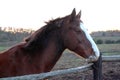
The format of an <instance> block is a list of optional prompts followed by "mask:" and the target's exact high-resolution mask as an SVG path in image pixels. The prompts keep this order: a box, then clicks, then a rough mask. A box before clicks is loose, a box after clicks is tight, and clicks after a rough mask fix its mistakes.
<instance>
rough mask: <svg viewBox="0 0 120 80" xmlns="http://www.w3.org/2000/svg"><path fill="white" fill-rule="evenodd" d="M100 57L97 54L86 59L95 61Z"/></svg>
mask: <svg viewBox="0 0 120 80" xmlns="http://www.w3.org/2000/svg"><path fill="white" fill-rule="evenodd" d="M98 58H99V57H96V56H95V55H91V56H89V58H88V59H86V60H87V62H95V61H97V60H98Z"/></svg>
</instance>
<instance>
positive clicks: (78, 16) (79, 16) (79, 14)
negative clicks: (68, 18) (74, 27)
mask: <svg viewBox="0 0 120 80" xmlns="http://www.w3.org/2000/svg"><path fill="white" fill-rule="evenodd" d="M76 17H77V18H81V10H80V12H79V13H78V14H77V16H76Z"/></svg>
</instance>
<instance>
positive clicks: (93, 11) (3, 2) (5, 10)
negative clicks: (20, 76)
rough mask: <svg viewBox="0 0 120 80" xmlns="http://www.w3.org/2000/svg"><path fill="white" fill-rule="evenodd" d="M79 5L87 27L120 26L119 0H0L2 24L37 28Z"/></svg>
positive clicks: (0, 24)
mask: <svg viewBox="0 0 120 80" xmlns="http://www.w3.org/2000/svg"><path fill="white" fill-rule="evenodd" d="M73 8H76V11H77V12H79V11H80V10H82V18H81V19H82V21H83V22H84V24H85V25H86V28H87V29H88V31H96V30H97V31H98V30H107V29H109V30H113V29H119V30H120V0H0V27H9V26H10V27H22V28H32V29H38V28H40V27H41V26H43V25H44V21H48V20H50V19H52V18H53V19H55V18H57V17H63V16H66V15H68V14H70V13H71V12H72V10H73Z"/></svg>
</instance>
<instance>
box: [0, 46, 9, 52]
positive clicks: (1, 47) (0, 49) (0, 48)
mask: <svg viewBox="0 0 120 80" xmlns="http://www.w3.org/2000/svg"><path fill="white" fill-rule="evenodd" d="M7 48H8V47H3V46H0V51H3V50H5V49H7Z"/></svg>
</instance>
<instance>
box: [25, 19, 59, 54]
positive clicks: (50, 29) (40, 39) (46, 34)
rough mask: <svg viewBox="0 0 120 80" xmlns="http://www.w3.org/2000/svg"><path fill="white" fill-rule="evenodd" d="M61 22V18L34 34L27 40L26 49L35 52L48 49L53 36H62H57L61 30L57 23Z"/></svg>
mask: <svg viewBox="0 0 120 80" xmlns="http://www.w3.org/2000/svg"><path fill="white" fill-rule="evenodd" d="M60 20H61V19H60V18H57V19H55V20H50V21H49V22H47V24H46V25H45V26H43V27H42V28H40V29H39V30H37V31H36V32H35V33H33V34H32V35H31V36H30V37H29V38H28V40H27V39H26V45H25V46H24V49H25V50H29V51H30V52H34V51H37V50H40V49H41V50H43V49H44V48H46V46H47V44H48V42H49V40H50V38H52V36H54V35H57V36H60V35H59V33H58V34H57V32H58V30H59V25H58V24H57V23H59V22H60Z"/></svg>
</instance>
